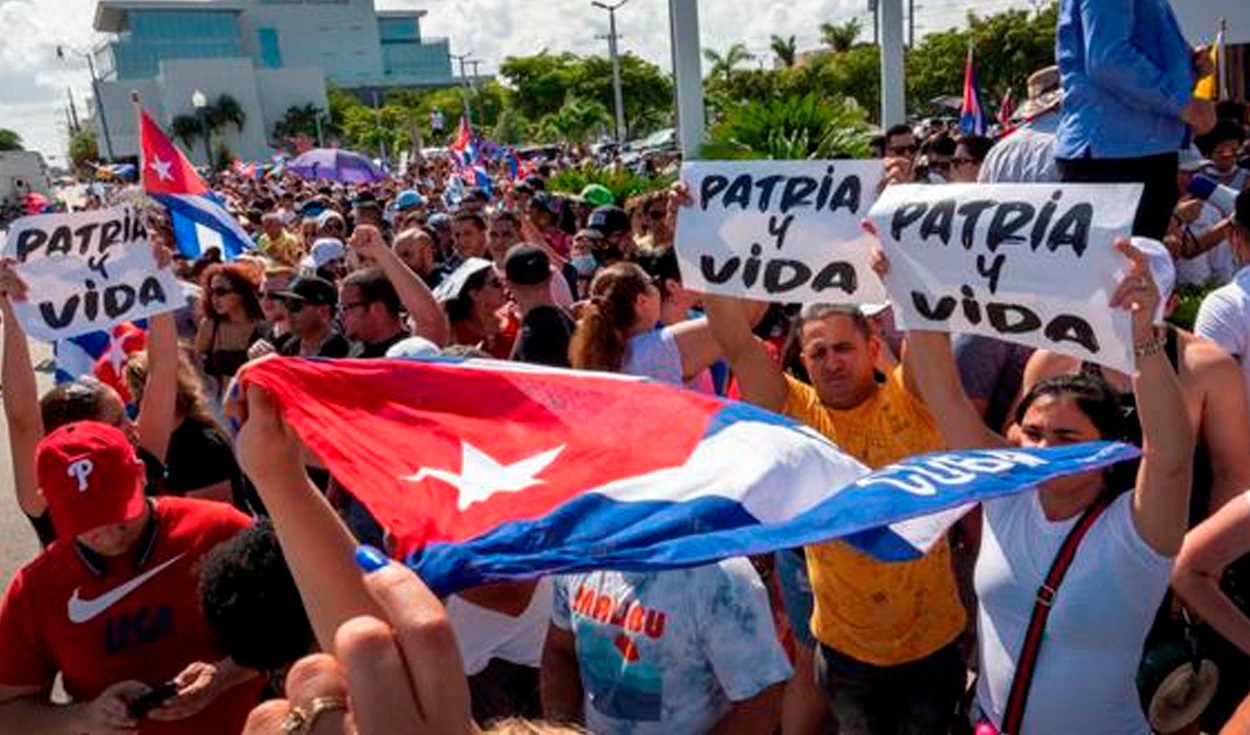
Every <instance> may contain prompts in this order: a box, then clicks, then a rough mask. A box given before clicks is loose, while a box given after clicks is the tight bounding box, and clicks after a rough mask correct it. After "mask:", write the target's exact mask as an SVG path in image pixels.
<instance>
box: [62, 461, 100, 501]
mask: <svg viewBox="0 0 1250 735" xmlns="http://www.w3.org/2000/svg"><path fill="white" fill-rule="evenodd" d="M65 472H66V474H68V475H69V476H70V477H73V478H74V479H76V480H78V492H80V493H85V492H87V487H88V480H89V479H90V478H91V473H92V472H95V463H94V462H92V461H91V460H89V459H76V460H74V461H73V462H70V464H69V467H67V468H66V470H65Z"/></svg>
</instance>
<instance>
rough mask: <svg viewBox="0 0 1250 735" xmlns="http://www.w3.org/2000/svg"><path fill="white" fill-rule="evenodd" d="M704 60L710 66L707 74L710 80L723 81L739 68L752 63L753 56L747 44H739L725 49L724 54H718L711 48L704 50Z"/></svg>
mask: <svg viewBox="0 0 1250 735" xmlns="http://www.w3.org/2000/svg"><path fill="white" fill-rule="evenodd" d="M703 58H704V59H705V60H706V61H707V63H708V64H709V65H710V68H709V69H708V72H707V76H708V78H709V79H722V80H723V79H728V78H729V76H730V75H732V74H733V72H734V70H735V69H736V68H737V67H738V66H740V65H741V64H743V63H744V62H747V61H750V60H751V58H752V56H751V52H750V51H748V50H747V46H746V44H745V43H741V42H739V43H735V44H733V45H732V46H730V47H729V48H727V49H725V53H724V54H718V53H716V51H715V50H713V49H710V48H707V49H703Z"/></svg>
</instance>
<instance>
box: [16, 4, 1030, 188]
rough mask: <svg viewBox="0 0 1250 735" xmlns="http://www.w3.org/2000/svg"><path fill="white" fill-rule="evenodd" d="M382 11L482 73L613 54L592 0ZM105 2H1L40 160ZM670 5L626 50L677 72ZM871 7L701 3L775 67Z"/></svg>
mask: <svg viewBox="0 0 1250 735" xmlns="http://www.w3.org/2000/svg"><path fill="white" fill-rule="evenodd" d="M375 2H376V5H377V7H378V8H379V9H414V8H423V9H425V10H427V11H428V13H429V14H428V15H427V16H426V18H425V19H424V21H423V27H422V31H423V33H424V34H426V35H428V36H447V37H450V38H451V46H452V53H456V54H462V53H471V54H472V55H473V56H474V57H475V58H477V59H480V60H482V62H483V63H482V67H481V70H480V71H481V73H483V74H487V73H493V72H495V71H496V70H497V68H498V64H499V61H500V60H501V59H502V58H504V57H505V56H509V55H523V54H533V53H538V52H540V51H542V50H543V49H550V50H551V51H553V52H560V51H572V52H574V53H578V54H606V53H607V50H606V49H607V42H606V41H605V40H601V39H597V38H596V36H597V35H602V34H605V33H607V24H608V21H607V13H606V12H604V11H602V10H599V9H597V8H594V7H592V6H591V4H590V2H589V0H375ZM95 5H96V0H0V29H3V33H4V38H3V41H0V128H10V129H13V130H16V131H17V132H18V134H20V135H21V136H22V140H23V141H24V142H25V145H26V147H27V148H30V149H34V150H39V151H42V152H43V153H44V155H45V156H48V157H49V158H50V163H52V164H54V165H58V164H62V163H63V162H64V154H65V148H66V143H67V136H66V132H65V129H66V119H65V108H66V105H67V103H68V97H67V89H68V90H72V92H73V95H74V99H75V101H76V102H77V104H78V110H79V112H80V114H81V113H83V111H84V110H85V102H84V101H85V100H86V98H87V97H89V96H90V89H91V79H90V76H89V74H88V72H87V65H86V62H85V61H84V60H83V59H82V58H80V57H78V56H76V55H74V54H67V55H66V58H65V59H58V58H57V54H56V49H57V45H58V44H60V45H64V46H66V47H69V48H75V49H80V50H86V49H87V48H90V47H91V46H92V45H94V44H98V43H100V42H101V41H103V40H104V37H103V36H101V35H100V34H96V33H95V32H94V31H92V29H91V22H92V18H93V17H94V13H95ZM1021 6H1023V7H1028V6H1029V2H1027V1H1026V0H981V2H978V3H977V9H978V11H979V12H982V13H988V12H993V11H996V10H1004V9H1007V8H1009V7H1021ZM667 7H668V0H629V2H628V3H627V4H626V5H625V6H624V7H623V8H621V10H619V11H617V26H618V28H617V30H618V32H619V33H620V34H621V35H622V36H623V38H622V40H621V50H622V51H629V52H633V53H636V54H638V55H640V56H642V57H644V58H646V59H648V60H650V61H653V62H655V63H657V64H659V65H660V66H661V67H662V68H664V69H668V68H669V67H670V62H669V54H670V51H669V42H668V12H667ZM964 7H966V3H963V2H960V1H959V0H918V2H917V11H916V19H917V28H918V31H917V32H918V33H921V34H923V32H924V31H925V30H926V29H940V28H944V27H949V26H952V25H955V24H958V23H959V22H960V20H961V19H962V16H963V10H962V8H964ZM866 8H867V0H749V1H747V2H742V1H741V0H701V1H700V5H699V9H700V24H701V30H702V36H703V39H702V40H703V45H704V46H705V47H709V48H714V49H717V50H722V51H723V50H724V49H725V48H727V47H728V46H729V45H730V44H732V43H735V42H738V41H742V42H744V43H746V44H747V47H748V48H749V49H750V50H751V51H752V52H753V53H756V54H758V55H759V56H760V59H761V60H760V63H768V64H771V63H772V62H771V56H770V54H769V52H768V41H769V38H770V37H771V36H772V35H773V34H778V35H782V36H790V35H794V36H796V37H797V41H798V46H799V48H800V49H803V48H810V47H814V46H816V45H817V44H818V34H817V30H816V29H817V28H818V27H819V25H820V23H821V22H823V21H834V22H841V21H844V20H847V19H849V18H852V17H859V18H860V19H861V21H862V22H863V23H864V25H865V27H866V32H867V33H868V34H871V28H872V25H871V17H870V16H869V15H868V12H867V9H866Z"/></svg>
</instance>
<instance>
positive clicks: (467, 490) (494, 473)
mask: <svg viewBox="0 0 1250 735" xmlns="http://www.w3.org/2000/svg"><path fill="white" fill-rule="evenodd" d="M565 446H566V445H564V444H561V445H560V446H558V447H556V448H555V449H551V450H549V451H546V452H543V453H542V454H538V455H535V456H533V457H530V458H528V459H523V460H521V461H519V462H514V463H512V464H510V465H503V464H500V463H499V462H497V461H495V459H494V458H492V457H491V456H490V455H488V454H487V453H485V452H483V451H482V450H480V449H478V448H477V447H475V446H473V445H472V444H470V443H468V442H467V441H464V440H463V439H462V440H461V441H460V474H458V475H457V474H456V473H454V472H450V471H448V470H436V469H430V468H429V467H422V468H421V469H420V470H419V471H418V472H417V474H415V475H409V476H407V477H401V478H399V479H401V480H405V481H407V482H421V481H422V480H424V479H425V478H427V477H433V478H435V479H438V480H442V481H443V482H445V483H447V484H448V485H451V486H452V487H454V488H456V489H457V490H459V491H460V497H459V499H458V500H457V506H458V507H459V508H460V510H462V511H463V510H465V509H467V508H468V507H469V506H470V505H473V504H474V503H480V502H482V501H484V500H487V499H488V498H490V497H491V496H492V495H494V494H495V493H515V492H518V491H520V490H524V489H526V488H528V487H532V486H534V485H541V484H542V483H543V482H545V481H544V480H539V479H536V475H538V474H539V473H540V472H542V471H543V470H545V469H547V467H548V465H550V464H551V463H552V462H554V461H555V459H556V457H557V456H559V454H560V452H563V451H564V447H565Z"/></svg>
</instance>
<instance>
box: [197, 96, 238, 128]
mask: <svg viewBox="0 0 1250 735" xmlns="http://www.w3.org/2000/svg"><path fill="white" fill-rule="evenodd" d="M204 115H205V117H207V118H208V125H209V127H210V128H211V129H212V131H213V132H218V131H220V130H224V129H225V128H226V127H227V126H230V125H233V126H234V127H235V128H237V129H238V130H239V132H240V133H241V132H243V126H244V125H245V124H247V113H246V112H244V111H243V105H240V104H239V101H238V100H236V99H235V98H234V97H231V96H230V95H228V94H223V95H221V96H219V97H218V98H217V99H216V101H214V102H211V103H209V105H208V109H206V110H205V112H204Z"/></svg>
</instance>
